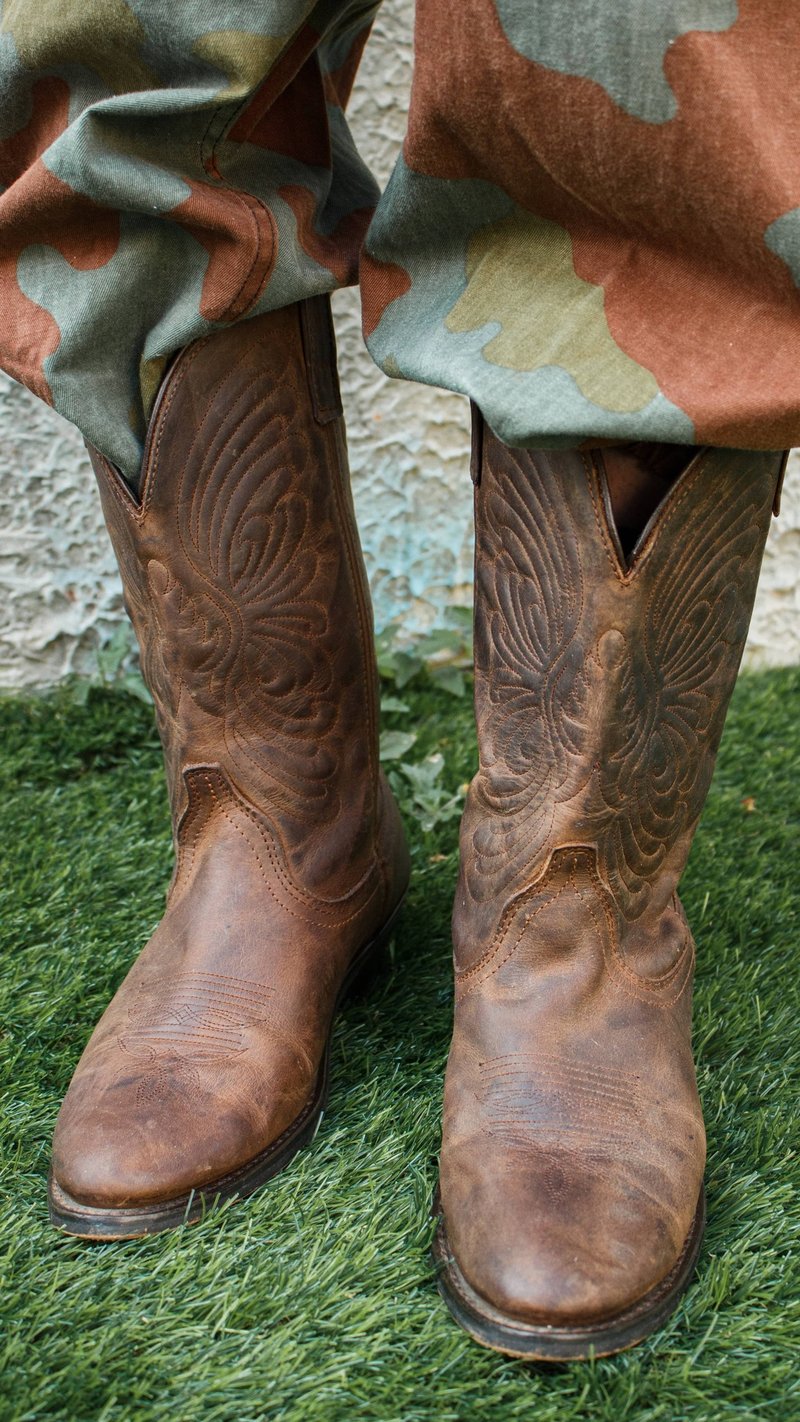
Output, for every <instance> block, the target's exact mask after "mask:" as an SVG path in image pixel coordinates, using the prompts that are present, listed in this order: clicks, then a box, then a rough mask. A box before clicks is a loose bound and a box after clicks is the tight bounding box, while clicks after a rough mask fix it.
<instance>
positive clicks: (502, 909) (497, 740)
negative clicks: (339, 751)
mask: <svg viewBox="0 0 800 1422" xmlns="http://www.w3.org/2000/svg"><path fill="white" fill-rule="evenodd" d="M780 463H781V458H780V456H778V455H775V454H764V453H756V454H750V453H744V452H739V451H732V450H727V451H725V450H709V451H703V452H700V453H699V454H698V455H697V456H696V458H694V459H693V460H692V461H691V463H690V464H689V465H688V467H687V468H686V469H685V471H684V472H683V474H682V475H681V476H680V477H679V478H678V480H677V482H676V483H675V484H674V485H673V487H672V489H671V491H670V492H669V493H668V495H667V496H666V499H665V501H664V502H663V504H662V505H661V506H660V508H659V509H658V510H657V511H656V513H655V514H654V516H653V518H652V519H651V521H650V523H649V525H648V527H647V528H646V529H645V530H644V532H643V533H642V535H641V537H640V539H639V542H638V544H637V546H636V549H635V550H634V554H633V557H632V560H631V562H630V563H629V564H628V563H626V562H625V560H624V559H623V558H622V555H621V551H620V548H619V546H618V543H617V539H616V533H615V530H614V526H613V520H612V518H611V515H610V504H609V501H608V491H607V487H606V484H605V480H604V477H603V473H602V456H600V455H595V456H594V457H592V456H591V455H589V454H586V455H582V454H581V453H578V452H569V453H549V454H548V453H543V452H538V451H536V452H532V451H523V450H513V449H509V448H507V447H505V446H503V445H502V444H501V443H500V442H499V441H498V440H497V439H496V438H495V437H494V436H493V435H492V434H491V432H490V431H488V430H486V429H485V428H484V427H483V426H482V424H481V422H480V421H478V424H477V429H476V450H475V460H474V470H475V477H476V483H477V487H476V491H475V506H476V537H477V548H476V613H475V630H476V689H475V703H476V716H477V724H478V738H479V749H480V768H479V771H478V774H477V776H476V778H475V780H474V781H473V783H472V786H471V788H470V791H469V795H468V798H467V805H466V810H465V814H464V818H463V823H462V829H461V875H460V881H459V886H458V891H457V896H456V903H455V911H454V919H453V931H454V946H455V966H456V1011H455V1029H454V1035H453V1043H452V1049H451V1053H450V1058H449V1063H448V1067H447V1075H446V1086H445V1114H444V1139H443V1145H442V1157H441V1200H442V1208H443V1218H444V1225H445V1229H446V1238H447V1241H448V1244H449V1249H450V1251H451V1255H452V1257H454V1259H455V1262H456V1264H457V1266H458V1269H459V1270H460V1273H461V1275H462V1276H463V1278H464V1279H465V1280H466V1281H467V1283H468V1284H469V1285H470V1287H471V1289H473V1290H474V1291H475V1292H476V1293H477V1294H478V1295H480V1297H481V1298H482V1299H484V1300H486V1301H487V1303H488V1304H489V1305H490V1306H491V1308H492V1309H496V1310H500V1311H501V1312H502V1314H503V1315H504V1316H510V1317H511V1318H513V1319H514V1320H522V1321H524V1322H529V1323H530V1324H531V1325H534V1324H540V1325H541V1324H544V1325H553V1326H557V1327H560V1328H565V1327H567V1328H568V1327H570V1326H571V1325H576V1326H577V1325H580V1326H585V1325H590V1324H592V1323H593V1322H595V1321H597V1320H602V1319H607V1318H613V1317H614V1316H616V1315H617V1314H618V1313H620V1312H622V1311H624V1310H625V1309H626V1308H627V1307H628V1306H630V1305H632V1304H633V1303H634V1302H635V1301H638V1300H640V1299H642V1298H643V1297H644V1296H645V1295H647V1294H648V1292H649V1291H650V1290H652V1289H653V1288H654V1287H655V1286H657V1285H658V1284H659V1283H660V1281H662V1280H664V1279H665V1277H666V1276H667V1275H668V1274H669V1272H670V1270H671V1269H672V1268H673V1266H674V1265H675V1264H676V1261H677V1260H678V1259H679V1256H680V1255H681V1251H682V1250H683V1248H684V1245H685V1242H686V1241H687V1237H688V1236H689V1232H690V1229H691V1227H692V1222H693V1218H694V1216H695V1212H696V1210H697V1208H698V1199H699V1196H700V1192H701V1184H702V1177H703V1166H704V1160H705V1138H704V1129H703V1119H702V1113H701V1107H700V1101H699V1098H698V1093H697V1087H696V1083H695V1072H694V1065H693V1059H692V1049H691V1018H690V1014H691V988H692V976H693V967H694V945H693V942H692V936H691V933H690V930H689V927H688V925H687V922H686V919H685V916H684V912H683V909H682V907H681V904H680V901H679V899H678V896H677V893H676V889H677V885H678V881H679V879H680V876H681V873H682V870H683V868H684V865H685V863H686V859H687V855H688V852H689V847H690V844H691V840H692V836H693V834H694V830H695V827H696V825H697V821H698V818H699V816H700V812H701V809H702V807H703V802H704V800H705V797H706V793H707V790H708V786H709V782H710V780H711V775H712V770H713V766H714V759H715V755H716V751H717V747H718V744H719V740H720V736H721V733H722V726H723V721H724V718H725V712H726V708H727V705H728V701H729V698H730V695H731V692H732V690H733V686H734V682H735V679H736V673H737V669H738V666H739V662H740V658H741V654H742V650H743V646H744V641H745V636H746V632H747V627H748V623H749V619H750V614H751V610H752V603H753V598H754V595H755V589H756V581H757V577H758V570H759V566H760V562H761V557H762V552H763V547H764V542H765V538H766V535H767V530H768V526H769V520H770V514H771V509H772V503H773V497H774V494H775V488H776V483H777V480H778V475H779V465H780ZM450 1286H451V1288H452V1287H453V1284H452V1277H451V1278H450ZM473 1303H474V1300H473Z"/></svg>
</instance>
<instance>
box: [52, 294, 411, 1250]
mask: <svg viewBox="0 0 800 1422" xmlns="http://www.w3.org/2000/svg"><path fill="white" fill-rule="evenodd" d="M91 453H92V460H93V463H94V467H95V471H96V473H97V478H98V481H99V484H100V493H101V498H102V502H103V508H104V511H105V514H106V518H107V521H108V526H109V529H110V532H111V537H112V540H113V543H114V547H115V550H116V554H117V558H118V561H119V565H120V570H121V573H122V579H123V583H124V587H125V595H126V601H127V606H128V609H129V612H130V615H131V617H132V619H133V623H134V627H135V629H136V633H137V637H138V639H139V644H140V647H141V652H142V666H143V669H144V674H145V677H146V680H147V683H148V685H149V687H150V689H151V691H152V693H153V697H154V700H155V704H156V714H157V718H158V724H159V729H160V732H161V737H162V741H163V745H164V756H165V761H166V768H167V777H168V781H169V791H170V799H171V805H172V813H173V823H174V827H175V850H176V867H175V873H174V877H173V882H172V886H171V889H170V893H169V897H168V903H167V910H166V913H165V916H164V918H163V920H162V922H161V924H160V925H159V927H158V928H157V930H156V932H155V934H154V936H153V938H152V939H151V941H150V943H149V944H148V945H147V947H146V948H145V950H144V952H143V953H142V955H141V957H140V958H139V959H138V961H137V962H136V963H135V965H134V967H133V968H132V969H131V971H130V973H129V974H128V976H127V978H126V979H125V981H124V983H123V984H122V987H121V988H120V989H119V992H118V993H117V995H116V997H115V998H114V1000H113V1002H112V1003H111V1005H110V1007H109V1008H108V1010H107V1011H106V1013H105V1015H104V1016H103V1018H102V1019H101V1021H100V1023H99V1024H98V1026H97V1028H96V1030H95V1032H94V1034H93V1036H92V1038H91V1040H90V1042H89V1045H88V1046H87V1048H86V1051H85V1052H84V1054H83V1056H82V1058H81V1061H80V1063H79V1065H78V1069H77V1071H76V1073H75V1076H74V1078H73V1081H72V1084H71V1086H70V1088H69V1091H68V1092H67V1096H66V1099H65V1101H64V1104H63V1106H62V1108H61V1114H60V1116H59V1118H58V1124H57V1126H56V1132H55V1140H54V1146H53V1171H52V1176H51V1182H50V1207H51V1217H52V1219H53V1221H54V1223H55V1224H56V1225H58V1226H59V1227H60V1228H62V1229H65V1230H67V1231H69V1232H70V1233H72V1234H79V1235H84V1236H88V1237H91V1238H95V1237H99V1236H107V1235H114V1236H118V1237H120V1236H121V1237H125V1236H133V1235H139V1234H145V1233H150V1232H152V1231H155V1230H160V1229H165V1228H167V1227H169V1226H171V1225H176V1224H179V1223H181V1222H183V1221H186V1220H188V1221H191V1220H194V1219H196V1218H197V1217H198V1216H199V1215H200V1214H201V1212H202V1211H203V1209H204V1208H205V1207H207V1205H208V1204H209V1203H210V1202H213V1201H214V1200H216V1199H223V1198H225V1197H228V1196H231V1195H234V1194H236V1195H244V1194H246V1193H248V1192H249V1191H251V1190H253V1189H255V1188H256V1186H258V1185H260V1184H261V1183H262V1182H263V1181H265V1180H267V1179H268V1178H269V1177H270V1176H272V1175H274V1174H275V1173H276V1172H277V1171H278V1170H281V1169H282V1168H283V1166H285V1165H286V1164H287V1163H288V1161H289V1160H291V1158H292V1156H293V1155H294V1154H295V1152H296V1151H297V1150H298V1149H299V1148H300V1147H301V1146H302V1145H304V1144H305V1143H306V1142H307V1141H309V1140H310V1139H311V1138H312V1137H313V1135H314V1132H315V1131H316V1128H317V1126H318V1124H319V1120H320V1117H321V1114H322V1109H323V1106H324V1104H325V1099H326V1092H327V1079H328V1055H329V1042H330V1034H331V1023H332V1019H333V1015H334V1012H335V1009H336V1006H337V1004H338V1002H339V1001H340V999H341V996H342V993H343V991H344V990H345V988H346V986H347V985H348V983H349V981H350V980H351V979H352V977H353V975H354V974H355V973H356V972H357V971H358V970H359V969H360V968H361V967H362V965H363V964H364V963H365V961H366V959H367V958H368V956H369V955H370V954H371V953H372V952H373V950H374V949H375V948H376V946H377V945H378V944H379V943H380V942H381V941H382V940H385V938H386V936H387V935H388V934H389V933H390V932H391V930H392V925H393V922H394V917H395V914H396V911H397V908H398V905H399V903H400V900H401V899H402V896H403V893H404V891H405V888H406V883H407V879H408V857H407V851H406V847H405V841H404V837H403V831H402V828H401V825H400V820H399V816H398V813H397V809H396V807H395V804H394V801H393V799H392V797H391V794H390V792H389V790H388V788H387V786H386V783H385V781H384V779H383V776H382V775H381V773H380V771H379V767H378V700H377V675H376V667H375V659H374V650H373V642H372V619H371V612H370V604H369V595H368V591H367V586H366V580H365V576H364V568H363V564H362V561H361V553H360V548H359V544H358V536H357V533H356V528H355V523H354V518H353V509H352V503H351V498H350V491H349V484H348V474H347V455H346V448H345V441H344V430H343V422H342V419H341V405H340V401H339V389H338V382H337V378H336V367H335V350H334V345H333V333H332V330H331V325H330V315H329V311H328V304H327V299H324V298H317V299H315V300H312V301H307V302H304V303H302V304H301V305H299V306H292V307H288V308H286V309H284V310H281V311H276V312H275V313H273V314H271V315H268V316H262V317H258V318H254V319H252V320H249V321H245V322H243V323H241V324H239V325H236V326H234V327H232V328H231V329H229V330H225V331H220V332H218V333H216V334H214V335H211V336H209V337H208V338H207V339H205V340H201V341H198V342H197V343H196V344H194V345H192V346H189V347H187V349H186V350H184V351H183V352H182V353H181V355H180V356H179V357H178V359H177V360H176V361H175V363H174V364H173V366H172V368H171V370H170V372H169V374H168V376H167V378H166V379H165V381H164V384H163V387H162V390H161V393H160V395H159V399H158V404H157V407H156V410H155V412H154V414H153V418H152V422H151V427H150V431H149V435H148V440H147V446H146V451H145V457H144V464H143V470H142V483H141V487H140V493H139V497H138V498H137V497H134V495H133V494H132V493H131V491H130V489H129V488H128V487H127V485H126V484H125V482H124V481H123V479H122V478H121V477H120V476H119V474H118V473H117V472H116V471H115V470H114V469H113V468H112V467H111V466H110V465H109V464H108V463H107V461H106V460H105V459H104V458H103V457H102V455H100V454H98V453H97V452H96V451H91ZM123 832H124V828H123Z"/></svg>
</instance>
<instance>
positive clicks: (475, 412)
mask: <svg viewBox="0 0 800 1422" xmlns="http://www.w3.org/2000/svg"><path fill="white" fill-rule="evenodd" d="M469 408H470V414H471V416H472V453H471V455H470V461H469V472H470V478H471V479H472V482H473V484H474V485H475V488H476V489H477V488H479V486H480V482H481V473H482V471H483V424H484V421H483V415H482V414H481V412H480V410H479V409H478V406H477V405H476V404H475V401H474V400H470V402H469Z"/></svg>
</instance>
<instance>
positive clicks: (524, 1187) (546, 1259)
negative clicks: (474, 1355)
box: [444, 1170, 691, 1328]
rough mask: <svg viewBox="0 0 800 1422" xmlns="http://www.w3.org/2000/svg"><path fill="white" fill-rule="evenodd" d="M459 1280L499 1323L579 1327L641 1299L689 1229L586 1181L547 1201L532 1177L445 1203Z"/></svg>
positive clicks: (619, 1191) (638, 1199) (629, 1192)
mask: <svg viewBox="0 0 800 1422" xmlns="http://www.w3.org/2000/svg"><path fill="white" fill-rule="evenodd" d="M444 1218H445V1226H446V1230H447V1236H448V1241H449V1244H450V1248H451V1251H452V1254H453V1257H454V1259H455V1262H456V1264H457V1266H458V1269H459V1270H460V1272H461V1274H462V1275H463V1277H464V1278H465V1279H466V1281H467V1283H468V1284H469V1285H470V1287H471V1288H472V1289H473V1290H474V1291H475V1293H476V1294H478V1295H479V1296H480V1297H481V1298H483V1299H485V1300H486V1302H487V1303H488V1304H489V1305H490V1306H491V1307H492V1308H493V1309H495V1310H497V1311H498V1312H499V1313H500V1314H503V1315H505V1316H508V1317H510V1318H513V1319H515V1320H518V1321H520V1322H522V1323H530V1324H532V1325H546V1326H551V1327H561V1328H570V1327H587V1326H590V1325H591V1324H593V1323H598V1322H602V1321H603V1320H605V1319H609V1318H613V1317H614V1316H616V1315H618V1314H621V1313H623V1312H624V1311H625V1310H626V1309H629V1308H631V1307H632V1306H633V1305H634V1304H636V1303H638V1301H639V1300H641V1299H643V1298H644V1297H645V1296H646V1295H647V1294H648V1293H649V1292H650V1291H651V1290H652V1289H654V1288H656V1287H657V1286H658V1284H659V1283H660V1282H661V1280H662V1279H664V1278H665V1277H666V1276H667V1275H668V1274H669V1272H670V1270H671V1269H672V1268H673V1266H674V1265H675V1263H676V1261H677V1260H678V1258H679V1256H680V1253H681V1250H682V1248H683V1245H684V1243H685V1240H686V1237H687V1235H688V1232H689V1228H690V1226H691V1219H690V1220H689V1221H688V1224H687V1226H686V1228H685V1229H684V1228H683V1225H682V1224H681V1223H679V1221H678V1220H676V1219H675V1217H674V1215H673V1214H672V1213H671V1212H669V1213H668V1212H667V1211H666V1209H662V1208H660V1207H659V1205H658V1203H657V1201H655V1200H654V1199H652V1198H648V1197H647V1195H646V1194H644V1193H641V1194H640V1193H639V1192H637V1191H636V1190H635V1189H631V1188H630V1187H629V1186H628V1187H626V1186H625V1185H624V1184H619V1185H618V1186H617V1188H612V1187H611V1186H610V1183H609V1181H608V1179H607V1178H605V1177H602V1178H601V1180H600V1181H597V1180H595V1181H594V1182H593V1181H592V1180H591V1178H590V1177H589V1176H588V1174H587V1173H586V1172H583V1171H582V1172H580V1174H579V1177H578V1178H577V1179H573V1180H572V1181H570V1182H568V1181H566V1180H565V1179H564V1177H563V1172H561V1173H560V1179H559V1189H558V1191H555V1190H554V1188H553V1181H552V1179H550V1180H548V1178H547V1172H542V1171H537V1170H533V1171H531V1172H530V1173H526V1174H525V1175H523V1176H521V1177H520V1176H518V1177H517V1178H516V1180H515V1181H514V1184H513V1186H511V1185H510V1181H509V1177H508V1176H507V1175H506V1176H501V1177H500V1178H499V1179H498V1180H497V1182H496V1183H495V1182H492V1183H490V1184H489V1185H488V1187H487V1186H486V1185H485V1186H484V1187H483V1188H482V1189H480V1190H479V1191H473V1192H471V1193H470V1195H469V1196H467V1195H465V1194H461V1193H460V1192H459V1191H458V1190H456V1191H455V1192H454V1194H453V1197H452V1199H451V1198H450V1196H449V1195H445V1196H444Z"/></svg>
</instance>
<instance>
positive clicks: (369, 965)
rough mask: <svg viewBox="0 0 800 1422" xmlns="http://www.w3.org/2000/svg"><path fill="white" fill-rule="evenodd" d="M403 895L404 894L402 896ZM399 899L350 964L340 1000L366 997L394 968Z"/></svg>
mask: <svg viewBox="0 0 800 1422" xmlns="http://www.w3.org/2000/svg"><path fill="white" fill-rule="evenodd" d="M404 897H405V896H404ZM403 901H404V899H401V900H400V903H399V904H398V905H397V908H396V909H395V910H394V913H393V914H392V916H391V918H389V919H388V920H387V922H386V923H385V924H384V926H383V928H381V929H380V930H379V931H378V933H376V935H375V937H374V938H373V939H371V940H370V942H369V943H367V944H366V945H365V947H364V948H363V949H362V950H361V952H360V953H359V954H358V956H357V957H356V958H355V960H354V961H353V963H352V964H351V966H350V970H349V972H348V974H347V977H346V978H345V980H344V985H343V987H342V994H341V1000H345V999H347V998H362V997H366V996H367V995H368V994H369V993H370V992H371V991H372V990H373V988H375V987H377V986H378V984H379V983H380V982H381V981H382V980H383V979H384V978H386V977H388V976H389V974H390V973H391V972H392V970H393V968H394V936H395V932H396V930H397V921H398V919H399V917H400V911H401V909H402V907H403Z"/></svg>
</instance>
